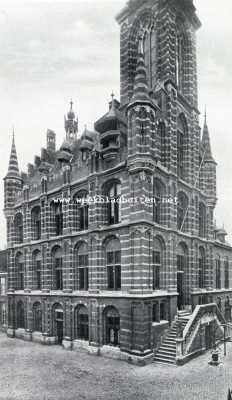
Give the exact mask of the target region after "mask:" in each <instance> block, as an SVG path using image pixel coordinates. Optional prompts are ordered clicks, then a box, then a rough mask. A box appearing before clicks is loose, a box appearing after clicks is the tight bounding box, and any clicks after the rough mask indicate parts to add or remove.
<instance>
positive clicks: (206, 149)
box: [201, 107, 215, 162]
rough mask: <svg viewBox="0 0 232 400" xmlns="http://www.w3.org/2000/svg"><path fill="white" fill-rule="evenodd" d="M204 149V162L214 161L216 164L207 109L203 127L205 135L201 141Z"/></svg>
mask: <svg viewBox="0 0 232 400" xmlns="http://www.w3.org/2000/svg"><path fill="white" fill-rule="evenodd" d="M201 144H202V148H203V150H204V154H205V156H204V161H213V162H215V160H214V158H213V155H212V150H211V143H210V136H209V129H208V125H207V115H206V107H205V118H204V127H203V135H202V140H201Z"/></svg>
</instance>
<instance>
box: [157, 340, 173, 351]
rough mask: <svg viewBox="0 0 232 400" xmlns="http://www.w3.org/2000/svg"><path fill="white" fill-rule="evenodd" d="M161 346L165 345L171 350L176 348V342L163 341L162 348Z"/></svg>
mask: <svg viewBox="0 0 232 400" xmlns="http://www.w3.org/2000/svg"><path fill="white" fill-rule="evenodd" d="M161 347H165V348H167V349H170V350H176V343H167V342H163V343H162V344H161V346H160V348H161Z"/></svg>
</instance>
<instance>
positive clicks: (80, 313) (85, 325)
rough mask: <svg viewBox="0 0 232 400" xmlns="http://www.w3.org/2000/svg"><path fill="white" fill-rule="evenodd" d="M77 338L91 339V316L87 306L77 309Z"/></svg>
mask: <svg viewBox="0 0 232 400" xmlns="http://www.w3.org/2000/svg"><path fill="white" fill-rule="evenodd" d="M75 317H76V335H75V336H76V338H77V339H82V340H89V316H88V310H87V308H86V307H84V306H81V307H78V308H77V309H76V310H75Z"/></svg>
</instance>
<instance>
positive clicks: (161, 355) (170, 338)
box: [154, 310, 191, 364]
mask: <svg viewBox="0 0 232 400" xmlns="http://www.w3.org/2000/svg"><path fill="white" fill-rule="evenodd" d="M190 316H191V314H190V312H188V311H186V310H183V311H178V314H177V317H176V318H175V321H174V322H173V324H172V326H171V328H170V329H169V331H168V333H167V335H166V336H165V338H164V339H163V341H162V343H161V345H160V347H159V349H158V351H157V353H156V354H155V356H154V362H159V363H163V364H175V363H176V337H177V331H178V325H179V323H181V326H182V329H184V328H185V326H186V325H187V323H188V320H189V318H190Z"/></svg>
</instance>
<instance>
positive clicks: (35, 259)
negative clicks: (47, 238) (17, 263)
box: [32, 250, 42, 290]
mask: <svg viewBox="0 0 232 400" xmlns="http://www.w3.org/2000/svg"><path fill="white" fill-rule="evenodd" d="M32 264H33V288H34V289H38V290H40V289H41V287H42V277H41V269H42V266H41V265H42V257H41V253H40V251H39V250H35V251H34V253H33V254H32Z"/></svg>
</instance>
